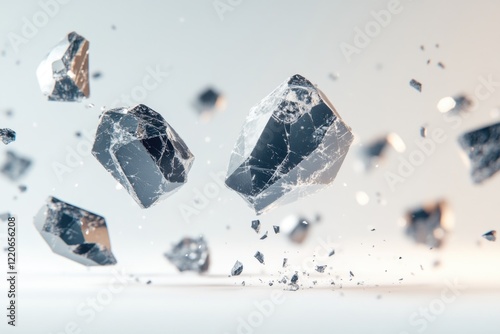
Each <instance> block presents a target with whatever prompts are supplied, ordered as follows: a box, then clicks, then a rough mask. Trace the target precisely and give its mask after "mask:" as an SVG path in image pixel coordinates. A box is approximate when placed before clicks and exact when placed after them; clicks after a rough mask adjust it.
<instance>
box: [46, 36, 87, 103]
mask: <svg viewBox="0 0 500 334" xmlns="http://www.w3.org/2000/svg"><path fill="white" fill-rule="evenodd" d="M88 53H89V42H88V41H87V40H86V39H85V38H83V37H82V36H80V35H78V34H77V33H76V32H71V33H69V34H68V35H67V36H66V37H65V38H64V39H63V40H62V41H61V42H59V44H57V45H56V46H55V47H54V48H53V49H52V50H51V51H50V52H49V54H48V55H47V57H46V58H45V59H44V60H43V61H42V62H41V63H40V65H39V66H38V68H37V70H36V75H37V77H38V84H39V85H40V89H41V90H42V93H43V94H44V95H45V96H47V98H48V100H49V101H68V102H73V101H81V100H82V98H83V97H89V95H90V88H89V54H88Z"/></svg>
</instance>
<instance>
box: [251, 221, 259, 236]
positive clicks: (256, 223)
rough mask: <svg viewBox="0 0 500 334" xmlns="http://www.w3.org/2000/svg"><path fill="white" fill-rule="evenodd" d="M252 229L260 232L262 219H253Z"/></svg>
mask: <svg viewBox="0 0 500 334" xmlns="http://www.w3.org/2000/svg"><path fill="white" fill-rule="evenodd" d="M252 229H253V230H254V231H255V233H259V231H260V220H252Z"/></svg>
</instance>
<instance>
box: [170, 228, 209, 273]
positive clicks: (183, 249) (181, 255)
mask: <svg viewBox="0 0 500 334" xmlns="http://www.w3.org/2000/svg"><path fill="white" fill-rule="evenodd" d="M165 257H166V258H167V259H168V260H169V261H170V262H172V263H173V264H174V265H175V266H176V267H177V269H179V271H181V272H183V271H196V272H198V273H203V272H205V271H207V270H208V267H209V265H210V256H209V252H208V246H207V242H206V241H205V239H204V238H203V237H202V236H200V237H198V238H196V239H192V238H183V239H182V240H181V241H180V242H179V243H178V244H176V245H174V246H173V247H172V249H171V250H170V251H169V252H167V253H165Z"/></svg>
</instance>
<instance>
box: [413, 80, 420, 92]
mask: <svg viewBox="0 0 500 334" xmlns="http://www.w3.org/2000/svg"><path fill="white" fill-rule="evenodd" d="M410 86H411V87H413V88H415V89H416V90H418V91H419V92H422V84H421V83H420V82H418V81H417V80H415V79H411V80H410Z"/></svg>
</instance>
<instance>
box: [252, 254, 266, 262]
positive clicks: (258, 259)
mask: <svg viewBox="0 0 500 334" xmlns="http://www.w3.org/2000/svg"><path fill="white" fill-rule="evenodd" d="M254 257H255V258H256V259H257V261H259V262H260V263H262V264H265V263H264V254H262V253H261V252H259V251H257V252H256V253H255V255H254Z"/></svg>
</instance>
